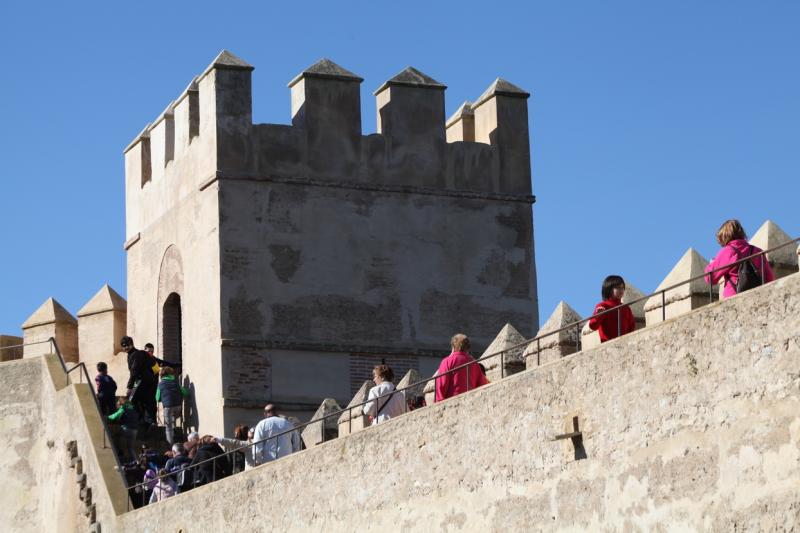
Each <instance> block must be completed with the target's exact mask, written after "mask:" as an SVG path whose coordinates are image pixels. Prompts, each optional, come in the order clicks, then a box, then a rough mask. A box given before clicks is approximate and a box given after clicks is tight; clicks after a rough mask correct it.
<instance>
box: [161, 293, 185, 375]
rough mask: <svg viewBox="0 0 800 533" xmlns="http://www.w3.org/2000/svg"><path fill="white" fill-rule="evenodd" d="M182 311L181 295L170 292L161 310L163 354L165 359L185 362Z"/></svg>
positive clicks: (173, 361)
mask: <svg viewBox="0 0 800 533" xmlns="http://www.w3.org/2000/svg"><path fill="white" fill-rule="evenodd" d="M181 315H182V313H181V297H180V295H179V294H178V293H176V292H172V293H170V294H169V295H168V296H167V298H166V300H164V308H163V309H162V310H161V331H162V335H163V337H162V339H163V341H162V342H163V344H162V346H161V354H162V357H163V358H164V360H165V361H170V362H172V363H182V362H183V324H182V320H181V319H182V316H181Z"/></svg>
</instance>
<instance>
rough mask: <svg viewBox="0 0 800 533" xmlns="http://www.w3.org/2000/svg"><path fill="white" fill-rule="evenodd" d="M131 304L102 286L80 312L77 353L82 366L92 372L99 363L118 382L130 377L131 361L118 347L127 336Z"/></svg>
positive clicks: (109, 288) (112, 290)
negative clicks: (101, 362)
mask: <svg viewBox="0 0 800 533" xmlns="http://www.w3.org/2000/svg"><path fill="white" fill-rule="evenodd" d="M127 321H128V303H127V302H126V301H125V298H123V297H122V296H120V295H119V293H117V291H115V290H114V289H112V288H111V287H109V286H108V285H103V286H102V287H101V288H100V290H99V291H97V293H96V294H95V295H94V296H93V297H92V298H91V299H90V300H89V301H88V302H87V303H86V305H84V306H83V307H82V308H81V310H80V311H78V351H79V355H80V360H81V362H83V363H85V364H86V367H87V369H88V370H89V372H93V371H94V369H95V367H96V366H97V363H99V362H100V361H103V362H105V363H106V364H107V365H108V373H109V375H110V376H112V377H114V378H115V379H117V380H118V381H120V380H123V379H124V378H125V377H126V376H127V374H128V359H127V356H126V354H125V353H123V352H122V347H120V345H119V341H120V339H121V338H122V337H123V336H124V335H125V334H126V332H127Z"/></svg>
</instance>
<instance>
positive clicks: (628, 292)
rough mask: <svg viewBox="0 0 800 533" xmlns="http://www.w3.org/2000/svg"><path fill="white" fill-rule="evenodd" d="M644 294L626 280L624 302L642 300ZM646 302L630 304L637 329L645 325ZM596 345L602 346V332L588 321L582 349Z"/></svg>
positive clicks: (584, 329)
mask: <svg viewBox="0 0 800 533" xmlns="http://www.w3.org/2000/svg"><path fill="white" fill-rule="evenodd" d="M644 296H645V295H644V293H643V292H642V291H640V290H639V289H637V288H636V287H634V286H633V285H631V284H630V283H628V282H626V283H625V296H623V297H622V303H625V304H626V303H628V302H633V301H635V300H641V299H642V298H644ZM645 302H646V300H641V301H638V302H636V303H634V304H632V305H631V306H630V308H631V312H633V318H634V319H636V329H641V328H643V327H644V326H645V318H644V316H645V315H644V304H645ZM595 346H600V334H599V333H598V332H596V331H593V330H592V328H590V327H589V322H586V324H584V325H583V329H582V330H581V350H586V349H589V348H594V347H595Z"/></svg>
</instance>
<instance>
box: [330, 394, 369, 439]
mask: <svg viewBox="0 0 800 533" xmlns="http://www.w3.org/2000/svg"><path fill="white" fill-rule="evenodd" d="M374 386H375V384H374V383H373V382H372V381H365V382H364V383H363V384H362V385H361V387H360V388H359V389H358V392H356V394H355V396H353V399H352V400H350V403H348V404H347V408H348V409H347V411H345V412H343V413H342V416H340V417H339V421H338V423H339V436H340V437H343V436H345V435H349V434H350V433H355V432H356V431H360V430H362V429H364V428H365V427H367V426H369V425H370V424H372V422H371V421H370V419H369V417H368V416H367V415H365V414H364V406H363V405H358V404H362V403H364V402H366V401H367V397H368V396H369V391H370V389H371V388H372V387H374ZM352 406H357V407H352ZM350 407H352V409H350Z"/></svg>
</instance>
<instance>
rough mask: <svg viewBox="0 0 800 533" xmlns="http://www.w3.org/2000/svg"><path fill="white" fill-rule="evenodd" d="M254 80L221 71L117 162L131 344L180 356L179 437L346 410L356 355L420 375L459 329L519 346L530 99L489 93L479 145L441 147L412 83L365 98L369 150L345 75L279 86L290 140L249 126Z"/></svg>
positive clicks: (431, 115) (215, 67) (440, 99)
mask: <svg viewBox="0 0 800 533" xmlns="http://www.w3.org/2000/svg"><path fill="white" fill-rule="evenodd" d="M251 70H252V67H251V66H250V65H249V64H248V63H247V62H245V61H243V60H241V59H240V58H237V57H236V56H234V55H233V54H230V53H229V52H223V53H221V54H220V55H219V56H218V57H217V58H216V59H214V61H212V62H211V64H210V65H209V66H208V68H206V69H205V70H204V71H203V72H202V74H200V75H199V76H197V77H195V78H194V79H193V80H191V83H190V84H189V86H188V87H187V88H186V90H184V91H183V92H182V93H180V94H179V95H177V97H176V98H175V99H174V100H172V99H165V103H168V105H167V106H166V112H162V113H161V114H160V115H158V116H157V118H156V119H155V122H153V123H151V124H150V125H148V127H147V128H146V129H145V130H144V132H143V134H142V135H139V136H137V138H136V139H135V140H134V142H133V143H131V145H130V146H129V147H128V149H126V151H125V176H126V177H125V195H126V233H125V248H126V251H127V272H128V277H127V279H128V287H127V297H128V316H127V333H128V334H129V335H131V336H132V337H133V338H134V340H135V341H136V343H137V344H139V345H142V344H144V343H145V342H148V341H149V342H153V343H154V344H155V345H156V352H157V353H158V354H159V355H164V356H167V355H169V356H170V357H176V358H177V357H182V362H183V367H182V368H183V375H184V378H185V379H188V383H187V384H188V385H191V386H192V388H193V391H194V392H193V395H192V397H191V402H192V403H193V404H194V405H193V406H192V408H191V412H193V413H198V414H199V416H196V417H191V418H190V419H189V423H190V424H191V425H198V429H199V430H200V431H201V432H202V433H213V434H229V433H230V432H231V430H232V428H233V426H234V425H235V424H238V423H252V422H255V421H257V420H258V418H259V416H260V414H261V409H262V408H263V405H264V402H265V401H266V400H267V399H270V401H274V402H275V403H277V404H279V405H284V406H286V408H285V411H284V412H287V414H290V413H291V414H293V415H295V416H298V417H299V418H301V419H303V420H307V419H308V417H309V416H310V415H311V414H312V413H313V412H314V410H316V409H317V407H318V406H319V404H320V402H321V401H322V400H323V399H324V398H334V399H336V401H337V402H339V404H340V405H344V404H345V403H346V402H348V401H349V399H350V397H351V394H352V390H353V386H356V387H357V386H358V385H359V384H360V381H361V380H362V379H363V378H364V376H363V374H362V373H360V371H358V372H357V371H355V370H352V369H351V367H350V362H351V355H352V354H364V355H367V356H377V357H383V356H387V357H398V358H399V357H404V358H410V359H413V361H412V362H411V363H409V364H408V365H407V367H413V368H417V369H418V370H419V371H420V372H421V373H422V375H426V376H427V375H430V373H431V372H433V370H434V369H435V368H436V365H437V363H438V360H439V358H440V357H441V355H442V354H441V349H442V344H443V342H446V339H448V338H450V336H451V335H453V333H455V332H456V331H468V332H469V334H470V337H471V338H472V339H473V341H474V344H475V345H476V346H487V345H488V344H489V343H490V342H491V341H492V339H493V338H494V336H495V335H496V333H497V331H498V330H499V329H500V328H501V327H502V326H503V325H504V324H506V323H509V322H510V323H513V324H514V326H515V327H516V328H518V329H519V331H520V332H521V333H522V334H523V335H528V336H529V335H532V334H533V332H534V331H535V330H536V328H537V326H538V323H539V317H538V310H537V308H536V305H535V303H534V302H535V301H536V277H535V275H534V274H535V261H534V249H533V218H532V210H531V202H532V201H533V197H532V195H531V176H530V168H529V164H528V165H525V164H523V165H521V166H520V164H519V163H520V161H523V162H524V161H527V162H528V163H529V151H530V147H529V139H528V136H527V132H528V119H527V101H526V100H525V98H524V96H525V95H522V94H517V93H516V92H514V91H511V90H510V89H509V88H508V87H507V86H505V85H504V84H502V83H498V84H493V88H492V89H491V90H490V91H489V93H490V96H489V98H488V100H486V101H485V102H484V103H483V104H482V105H481V107H482V108H483V111H482V112H481V113H483V116H484V119H485V120H484V122H482V124H483V127H484V129H483V130H481V131H482V132H483V135H485V136H486V139H485V140H484V139H481V140H480V141H481V142H470V141H467V140H466V139H464V141H463V142H454V143H449V144H448V143H447V142H446V134H445V115H444V109H445V108H444V92H445V87H444V85H443V84H441V83H438V82H436V81H435V80H433V79H432V78H430V76H426V75H425V74H423V73H421V72H420V71H418V70H415V69H406V70H404V71H403V72H401V73H400V74H398V75H397V76H394V77H393V78H392V79H391V80H389V81H388V82H387V83H386V84H385V86H384V87H383V90H381V91H379V93H378V95H377V96H376V98H375V100H376V105H377V110H378V120H379V122H380V126H379V128H378V133H375V134H370V135H363V134H362V131H361V130H362V128H361V122H362V117H361V108H362V106H361V102H360V88H359V83H360V77H358V76H357V75H355V74H353V73H352V72H350V71H348V70H347V69H344V68H342V67H341V66H339V65H337V64H336V63H334V62H332V61H330V60H321V61H319V62H317V63H316V64H314V65H312V66H310V67H309V68H307V69H305V70H304V71H303V72H302V73H301V74H300V75H299V76H297V77H296V78H295V79H294V80H292V83H291V84H290V85H291V87H290V89H289V91H287V92H290V93H291V100H290V104H291V113H292V115H291V117H292V119H291V124H254V123H253V115H252V75H251ZM512 92H513V93H514V94H511V93H512ZM288 103H289V102H287V104H288ZM287 107H289V106H288V105H287ZM158 111H161V109H159V110H158ZM464 113H465V114H466V108H465V109H464ZM476 113H477V112H476ZM170 117H171V118H170ZM475 120H476V124H477V115H476V119H475ZM170 124H171V126H170ZM476 127H477V126H476ZM170 128H171V129H170ZM495 128H496V129H497V133H496V134H492V130H493V129H495ZM171 131H172V133H170V132H171ZM476 135H477V133H476ZM475 140H476V141H477V140H479V139H475ZM170 154H172V155H171V157H170ZM526 158H527V159H526ZM501 178H502V179H501ZM168 303H169V304H170V305H167V304H168ZM178 326H180V327H178ZM178 331H180V333H181V335H180V338H178V335H177V334H176V332H178ZM220 396H221V398H220Z"/></svg>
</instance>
